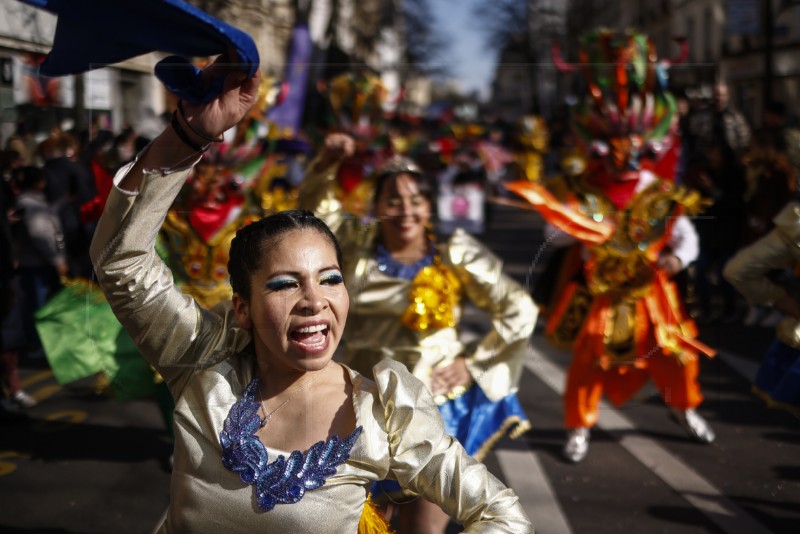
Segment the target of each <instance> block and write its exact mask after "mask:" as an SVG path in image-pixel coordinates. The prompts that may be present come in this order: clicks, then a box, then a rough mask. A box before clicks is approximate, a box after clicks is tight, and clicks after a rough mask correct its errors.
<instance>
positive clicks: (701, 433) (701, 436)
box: [672, 408, 716, 443]
mask: <svg viewBox="0 0 800 534" xmlns="http://www.w3.org/2000/svg"><path fill="white" fill-rule="evenodd" d="M672 413H674V414H675V417H676V419H677V420H678V424H680V425H681V426H682V427H683V429H684V430H686V432H687V433H688V434H689V435H690V436H691V437H692V439H694V440H696V441H699V442H700V443H713V442H714V439H715V438H716V436H715V435H714V431H713V430H711V426H710V425H709V424H708V423H707V422H706V420H705V419H703V418H702V417H701V416H700V414H699V413H697V412H696V411H695V410H694V408H689V409H688V410H676V409H675V408H673V409H672Z"/></svg>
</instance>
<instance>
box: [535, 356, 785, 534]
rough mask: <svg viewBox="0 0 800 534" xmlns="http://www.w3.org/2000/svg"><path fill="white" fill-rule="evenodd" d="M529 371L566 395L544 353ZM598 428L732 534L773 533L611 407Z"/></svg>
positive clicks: (603, 408) (603, 410)
mask: <svg viewBox="0 0 800 534" xmlns="http://www.w3.org/2000/svg"><path fill="white" fill-rule="evenodd" d="M525 367H527V368H528V370H530V371H531V372H532V373H534V374H536V376H538V377H539V378H540V379H541V380H542V381H544V382H545V383H546V384H547V385H548V386H550V387H551V388H552V389H553V390H554V391H556V392H557V393H558V394H559V395H563V394H564V382H565V377H566V373H565V372H564V371H563V370H562V369H561V368H560V367H558V366H557V365H555V364H554V363H552V362H551V361H550V360H549V359H548V358H547V357H546V356H545V355H544V354H543V353H542V352H541V351H539V350H537V349H535V348H531V350H530V351H529V353H528V358H527V359H526V361H525ZM597 426H598V427H599V428H601V429H603V430H605V431H607V432H608V433H609V434H611V435H612V436H613V437H614V438H615V439H617V441H618V442H619V444H620V445H622V447H623V448H625V450H627V451H628V452H629V453H630V454H631V455H633V456H634V457H635V458H636V459H637V460H639V461H640V462H641V463H642V464H644V465H645V466H646V467H647V468H649V469H650V470H651V471H652V472H653V473H655V474H656V475H657V476H658V477H659V478H661V480H663V481H664V482H665V483H666V484H667V485H669V486H670V487H671V488H672V489H673V490H675V491H676V492H677V493H678V494H680V495H681V496H682V497H683V498H684V499H686V500H687V501H689V502H690V503H691V504H692V505H693V506H694V507H695V508H697V509H698V510H699V511H700V512H702V513H703V514H705V515H706V516H707V517H708V518H709V519H711V520H712V521H713V522H714V523H716V524H717V525H718V526H720V527H721V528H722V529H723V530H724V531H725V532H727V533H728V534H768V533H770V532H771V531H770V530H768V529H767V528H766V527H764V526H763V525H762V524H761V523H759V522H758V521H756V520H755V519H754V518H753V517H752V516H750V515H749V514H748V513H747V512H745V511H744V510H743V509H742V508H740V507H739V506H738V505H737V504H735V503H734V502H732V501H730V500H729V499H728V498H727V497H725V496H724V495H723V494H722V492H720V491H719V490H718V489H717V488H716V487H714V485H713V484H711V483H710V482H708V481H707V480H706V479H704V478H703V477H702V476H700V475H699V474H697V473H695V472H694V471H693V470H692V468H691V467H689V466H688V465H686V464H685V463H683V462H682V461H681V460H680V459H678V458H677V457H675V456H674V455H673V454H672V453H670V452H669V451H668V450H667V449H665V448H664V447H662V446H661V445H659V444H658V443H657V442H656V441H654V440H652V439H650V438H647V437H644V436H640V435H636V434H633V435H631V434H630V431H631V430H633V429H635V426H634V425H633V423H632V422H631V421H630V420H629V419H628V418H627V417H625V416H623V415H622V414H621V413H620V412H619V411H617V410H616V409H615V408H614V407H613V406H611V405H610V404H608V403H605V402H603V403H602V404H601V407H600V418H599V421H598V423H597Z"/></svg>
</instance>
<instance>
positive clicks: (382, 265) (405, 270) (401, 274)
mask: <svg viewBox="0 0 800 534" xmlns="http://www.w3.org/2000/svg"><path fill="white" fill-rule="evenodd" d="M431 248H432V249H434V248H435V247H434V246H431ZM435 258H436V255H435V254H434V253H433V252H429V253H428V254H426V255H425V256H423V257H422V258H420V259H419V260H417V261H416V262H415V263H412V264H411V265H407V264H405V263H400V262H399V261H397V260H396V259H394V258H393V257H392V253H391V252H389V249H387V248H386V247H385V246H383V244H382V243H378V244H377V245H376V247H375V261H377V262H378V270H379V271H380V272H382V273H383V274H385V275H386V276H392V277H394V278H402V279H403V280H408V281H411V280H413V279H414V277H415V276H417V273H419V272H420V271H421V270H422V269H423V268H424V267H429V266H431V265H433V262H434V260H435Z"/></svg>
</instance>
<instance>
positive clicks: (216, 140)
mask: <svg viewBox="0 0 800 534" xmlns="http://www.w3.org/2000/svg"><path fill="white" fill-rule="evenodd" d="M178 113H180V114H181V118H182V119H183V122H185V123H186V126H187V128H189V130H191V131H192V133H193V134H195V135H196V136H197V137H200V138H201V139H203V141H208V142H209V143H221V142H223V141H224V140H225V136H223V135H222V134H220V135H219V137H209V136H208V135H206V134H204V133H203V132H201V131H199V130H197V129H196V128H195V127H194V126H192V123H191V122H189V120H188V119H187V118H186V113H185V112H184V111H183V100H178Z"/></svg>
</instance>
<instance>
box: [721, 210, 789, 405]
mask: <svg viewBox="0 0 800 534" xmlns="http://www.w3.org/2000/svg"><path fill="white" fill-rule="evenodd" d="M774 224H775V227H774V228H773V229H772V230H771V231H770V232H769V233H767V234H766V235H765V236H763V237H762V238H760V239H758V240H757V241H755V242H754V243H752V244H751V245H749V246H748V247H745V248H743V249H742V250H740V251H739V252H738V253H737V254H736V255H735V256H734V257H733V259H731V261H730V262H728V264H727V265H726V266H725V270H724V272H723V274H724V276H725V278H726V279H727V280H728V281H729V282H730V283H731V284H733V285H734V286H735V287H736V289H738V290H739V291H740V292H741V293H742V294H743V295H744V296H745V297H746V298H747V300H748V302H749V303H750V304H752V305H761V306H766V307H770V308H774V309H775V310H778V311H779V312H781V313H782V314H783V315H784V318H783V320H781V321H780V323H778V325H777V329H776V334H777V335H776V339H775V341H774V342H773V343H772V345H771V346H770V348H769V349H768V350H767V353H766V354H765V355H764V358H763V360H762V362H761V366H760V367H759V369H758V373H757V375H756V379H755V384H754V385H753V392H754V393H756V394H757V395H758V396H759V397H761V398H762V399H763V400H764V401H765V402H766V403H767V405H768V406H770V407H773V408H781V409H785V410H788V411H789V412H791V413H793V414H795V415H800V300H799V299H798V292H797V283H796V282H797V277H796V275H793V276H791V277H784V278H782V279H779V278H775V277H773V276H771V273H772V272H773V271H775V270H783V271H794V272H796V269H797V265H798V262H800V247H798V244H800V203H798V202H797V201H792V202H790V203H789V204H787V205H786V206H785V207H784V208H783V209H782V210H781V212H780V213H779V214H778V215H777V216H776V217H775V219H774Z"/></svg>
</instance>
